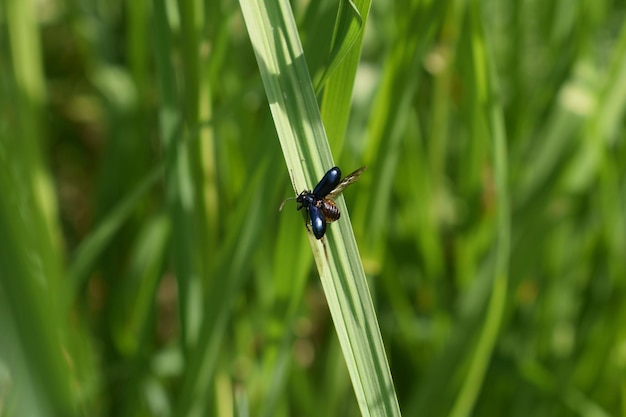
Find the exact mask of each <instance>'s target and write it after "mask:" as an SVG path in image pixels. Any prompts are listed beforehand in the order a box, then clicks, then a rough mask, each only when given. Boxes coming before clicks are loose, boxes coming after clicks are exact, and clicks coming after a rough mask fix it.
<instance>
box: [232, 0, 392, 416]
mask: <svg viewBox="0 0 626 417" xmlns="http://www.w3.org/2000/svg"><path fill="white" fill-rule="evenodd" d="M240 4H241V8H242V10H243V14H244V18H245V22H246V26H247V28H248V34H249V36H250V39H251V41H252V46H253V49H254V52H255V54H256V56H257V62H258V65H259V68H260V71H261V76H262V78H263V82H264V84H265V90H266V94H267V97H268V101H269V103H270V109H271V111H272V115H273V117H274V123H275V125H276V129H277V131H278V136H279V139H280V143H281V146H282V148H283V153H284V156H285V160H286V162H287V166H288V168H289V170H290V172H292V173H293V177H294V178H293V179H294V182H295V186H296V187H297V188H298V189H299V190H303V189H308V188H310V184H313V183H314V182H315V180H316V178H319V177H320V176H321V175H322V174H323V173H324V172H325V170H326V169H327V168H328V167H331V166H333V160H332V157H331V153H330V149H329V146H328V142H327V139H326V134H325V132H324V126H323V125H322V121H321V117H320V113H319V110H318V106H317V102H316V99H315V94H314V90H313V86H312V82H311V79H310V76H309V72H308V69H307V66H306V62H305V59H304V55H303V52H302V47H301V45H300V41H299V37H298V34H297V30H296V27H295V22H294V19H293V16H292V13H291V8H290V6H289V3H288V2H286V1H279V2H273V1H248V0H242V1H240ZM305 179H306V181H305ZM338 204H339V207H340V208H341V210H342V220H341V221H340V222H338V224H337V225H336V226H333V228H332V230H330V231H329V232H328V233H327V235H326V236H327V244H326V245H327V248H328V257H326V256H325V249H324V247H323V246H322V243H321V242H320V241H317V240H315V239H314V237H313V236H312V235H311V234H309V239H310V241H311V245H312V248H313V254H314V258H315V261H316V264H317V268H318V271H319V274H320V278H321V281H322V285H323V287H324V292H325V294H326V297H327V301H328V304H329V308H330V311H331V315H332V317H333V321H334V324H335V328H336V330H337V334H338V336H339V341H340V344H341V347H342V350H343V354H344V358H345V360H346V363H347V366H348V371H349V373H350V377H351V379H352V384H353V388H354V390H355V393H356V397H357V400H358V403H359V407H360V410H361V413H362V414H363V415H368V416H369V415H379V416H389V415H399V414H400V411H399V408H398V403H397V399H396V396H395V392H394V390H393V383H392V380H391V374H390V371H389V367H388V364H387V360H386V357H385V353H384V348H383V344H382V339H381V336H380V331H379V329H378V323H377V320H376V316H375V313H374V308H373V305H372V301H371V297H370V294H369V290H368V288H367V281H366V278H365V274H364V272H363V266H362V264H361V261H360V256H359V253H358V249H357V247H356V242H355V240H354V235H353V233H352V229H351V226H350V222H349V216H348V213H347V210H346V208H345V204H343V200H342V199H340V200H339V201H338Z"/></svg>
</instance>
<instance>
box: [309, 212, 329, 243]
mask: <svg viewBox="0 0 626 417" xmlns="http://www.w3.org/2000/svg"><path fill="white" fill-rule="evenodd" d="M309 217H310V218H311V229H313V234H314V235H315V238H316V239H318V240H319V239H321V238H322V237H324V233H326V219H325V218H324V214H323V213H322V211H321V210H320V209H318V208H317V207H315V206H310V207H309Z"/></svg>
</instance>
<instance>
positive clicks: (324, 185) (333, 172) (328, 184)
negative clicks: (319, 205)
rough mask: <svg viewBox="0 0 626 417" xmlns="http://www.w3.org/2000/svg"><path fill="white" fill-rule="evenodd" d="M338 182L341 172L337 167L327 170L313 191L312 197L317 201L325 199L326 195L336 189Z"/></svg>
mask: <svg viewBox="0 0 626 417" xmlns="http://www.w3.org/2000/svg"><path fill="white" fill-rule="evenodd" d="M340 180H341V170H340V169H339V168H337V167H333V168H331V169H329V170H328V171H326V174H324V176H323V177H322V179H321V180H320V182H318V183H317V185H316V186H315V188H314V189H313V195H315V197H317V198H319V199H321V198H324V197H326V195H327V194H328V193H330V192H331V191H332V190H333V189H335V188H336V187H337V185H338V184H339V182H340Z"/></svg>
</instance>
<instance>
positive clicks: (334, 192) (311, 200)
mask: <svg viewBox="0 0 626 417" xmlns="http://www.w3.org/2000/svg"><path fill="white" fill-rule="evenodd" d="M363 171H365V167H361V168H359V169H357V170H356V171H354V172H353V173H351V174H348V175H346V177H345V178H343V179H341V170H340V169H339V168H338V167H333V168H331V169H329V170H328V171H327V172H326V174H324V176H323V177H322V179H321V180H320V182H318V183H317V185H316V186H315V188H314V189H313V191H309V190H305V191H302V192H301V193H300V194H299V195H298V196H297V197H292V198H288V199H287V200H285V201H283V203H282V204H281V205H280V209H279V210H282V209H283V206H284V205H285V202H287V201H288V200H296V201H297V202H298V210H300V209H302V208H304V209H305V210H306V211H307V215H308V216H307V217H308V222H310V223H311V229H312V230H313V234H314V235H315V238H316V239H318V240H319V239H321V238H323V237H324V233H326V224H327V223H332V222H334V221H335V220H338V219H339V217H340V216H341V213H340V212H339V208H338V207H337V205H336V204H335V199H336V198H337V196H339V194H341V192H342V191H343V190H345V189H346V187H347V186H348V185H350V184H352V183H353V182H355V181H356V180H357V179H359V176H360V175H361V174H362V173H363ZM308 222H307V229H308V227H309V226H308Z"/></svg>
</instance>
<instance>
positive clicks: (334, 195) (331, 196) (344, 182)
mask: <svg viewBox="0 0 626 417" xmlns="http://www.w3.org/2000/svg"><path fill="white" fill-rule="evenodd" d="M365 168H366V167H361V168H359V169H357V170H356V171H354V172H352V173H351V174H348V175H346V177H345V178H344V179H342V180H341V181H340V182H339V184H337V186H336V187H335V188H334V189H333V190H332V191H331V192H329V193H328V195H327V196H326V198H327V199H330V200H334V199H335V198H337V196H339V194H341V192H342V191H343V190H345V189H346V187H347V186H348V185H350V184H352V183H353V182H355V181H356V180H358V179H359V177H360V176H361V174H362V173H363V171H365Z"/></svg>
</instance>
